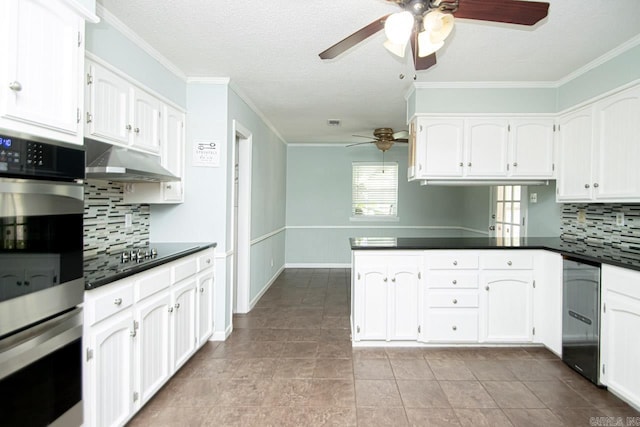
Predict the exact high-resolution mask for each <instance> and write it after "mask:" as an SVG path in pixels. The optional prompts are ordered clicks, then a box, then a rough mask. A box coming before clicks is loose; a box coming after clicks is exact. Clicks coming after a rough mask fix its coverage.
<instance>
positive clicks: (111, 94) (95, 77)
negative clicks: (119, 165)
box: [85, 61, 132, 146]
mask: <svg viewBox="0 0 640 427" xmlns="http://www.w3.org/2000/svg"><path fill="white" fill-rule="evenodd" d="M130 87H131V85H130V84H129V83H128V82H127V81H126V80H124V79H123V78H121V77H120V76H118V75H117V74H115V73H112V72H111V71H109V70H107V69H106V68H104V67H102V66H100V65H96V64H94V63H90V62H88V61H87V94H88V96H87V99H86V103H87V117H85V122H86V127H85V130H86V132H87V134H88V135H91V136H94V137H96V138H97V139H100V140H106V141H107V142H115V143H118V144H120V145H125V146H126V145H128V144H129V137H130V134H131V128H132V125H131V121H130V111H129V90H130Z"/></svg>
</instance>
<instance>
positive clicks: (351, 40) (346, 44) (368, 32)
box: [319, 14, 390, 59]
mask: <svg viewBox="0 0 640 427" xmlns="http://www.w3.org/2000/svg"><path fill="white" fill-rule="evenodd" d="M389 15H390V14H389ZM389 15H385V16H382V17H380V18H378V19H376V20H375V21H373V22H372V23H371V24H369V25H367V26H366V27H363V28H360V29H359V30H358V31H356V32H355V33H353V34H351V35H350V36H349V37H347V38H345V39H344V40H341V41H339V42H338V43H336V44H334V45H333V46H331V47H330V48H329V49H327V50H325V51H323V52H321V53H320V55H319V56H320V59H333V58H335V57H336V56H338V55H340V54H341V53H343V52H346V51H347V50H349V49H351V48H352V47H353V46H355V45H357V44H358V43H360V42H361V41H363V40H365V39H367V38H369V37H371V36H372V35H374V34H375V33H377V32H378V31H380V30H382V29H383V28H384V23H385V22H386V21H387V18H388V17H389Z"/></svg>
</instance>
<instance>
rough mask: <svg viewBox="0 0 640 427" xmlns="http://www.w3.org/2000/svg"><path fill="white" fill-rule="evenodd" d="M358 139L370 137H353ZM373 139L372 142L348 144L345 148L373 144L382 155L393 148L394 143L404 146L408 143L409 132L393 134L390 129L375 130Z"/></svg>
mask: <svg viewBox="0 0 640 427" xmlns="http://www.w3.org/2000/svg"><path fill="white" fill-rule="evenodd" d="M353 136H356V137H358V138H368V139H371V137H370V136H364V135H353ZM373 137H374V139H373V140H372V141H365V142H357V143H355V144H349V145H347V147H353V146H354V145H362V144H375V145H376V147H378V150H380V151H382V152H383V153H384V152H385V151H387V150H388V149H389V148H391V147H392V146H393V144H395V143H401V144H406V143H408V142H409V132H407V131H400V132H395V133H394V132H393V129H391V128H377V129H375V130H374V131H373Z"/></svg>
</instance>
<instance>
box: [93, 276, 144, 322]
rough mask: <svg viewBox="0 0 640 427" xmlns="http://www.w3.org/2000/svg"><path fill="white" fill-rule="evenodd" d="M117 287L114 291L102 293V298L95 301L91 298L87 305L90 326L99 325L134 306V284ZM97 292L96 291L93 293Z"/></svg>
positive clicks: (99, 297)
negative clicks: (102, 321) (100, 322)
mask: <svg viewBox="0 0 640 427" xmlns="http://www.w3.org/2000/svg"><path fill="white" fill-rule="evenodd" d="M107 286H116V288H115V289H113V290H107V291H105V292H104V293H103V292H101V294H100V296H98V297H96V298H95V299H93V298H91V299H90V300H89V301H87V304H86V308H85V310H86V316H85V318H86V320H87V322H89V325H93V324H95V323H98V322H99V321H101V320H104V319H106V318H107V317H109V316H112V315H114V314H116V313H118V312H120V311H122V310H124V309H126V308H129V307H131V305H132V304H133V285H132V283H123V284H122V285H107ZM92 292H95V291H92Z"/></svg>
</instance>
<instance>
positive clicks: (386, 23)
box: [320, 0, 549, 70]
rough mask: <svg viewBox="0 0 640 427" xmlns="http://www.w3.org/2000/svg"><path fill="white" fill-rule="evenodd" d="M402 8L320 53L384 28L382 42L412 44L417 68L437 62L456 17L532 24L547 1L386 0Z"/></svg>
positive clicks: (398, 48) (392, 46)
mask: <svg viewBox="0 0 640 427" xmlns="http://www.w3.org/2000/svg"><path fill="white" fill-rule="evenodd" d="M387 1H388V2H392V3H396V4H397V5H398V6H400V7H401V8H402V9H404V10H403V11H402V12H398V13H393V14H389V15H385V16H382V17H380V18H378V19H376V20H375V21H373V22H372V23H371V24H369V25H367V26H366V27H363V28H361V29H359V30H358V31H356V32H355V33H353V34H351V35H350V36H349V37H347V38H345V39H344V40H341V41H339V42H338V43H336V44H334V45H333V46H331V47H330V48H329V49H327V50H325V51H323V52H322V53H320V58H321V59H333V58H335V57H336V56H338V55H340V54H341V53H343V52H345V51H347V50H349V49H351V48H352V47H353V46H355V45H357V44H358V43H360V42H361V41H363V40H365V39H367V38H368V37H371V36H372V35H374V34H376V33H377V32H378V31H380V30H382V29H383V28H384V30H385V34H386V36H387V41H386V42H385V43H384V46H385V47H386V48H387V49H388V50H389V51H391V52H392V53H393V54H395V55H397V56H400V57H404V55H405V51H406V47H407V44H411V51H412V54H413V55H412V56H413V63H414V66H415V69H416V70H426V69H427V68H429V67H432V66H434V65H435V64H436V51H437V50H438V49H440V48H441V47H442V46H443V45H444V40H445V39H446V38H447V36H448V35H449V33H451V30H452V29H453V20H454V16H455V17H456V18H465V19H476V20H480V21H492V22H505V23H509V24H520V25H535V24H536V23H537V22H538V21H540V20H541V19H544V18H545V17H546V16H547V13H548V11H549V3H546V2H537V1H521V0H387Z"/></svg>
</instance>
